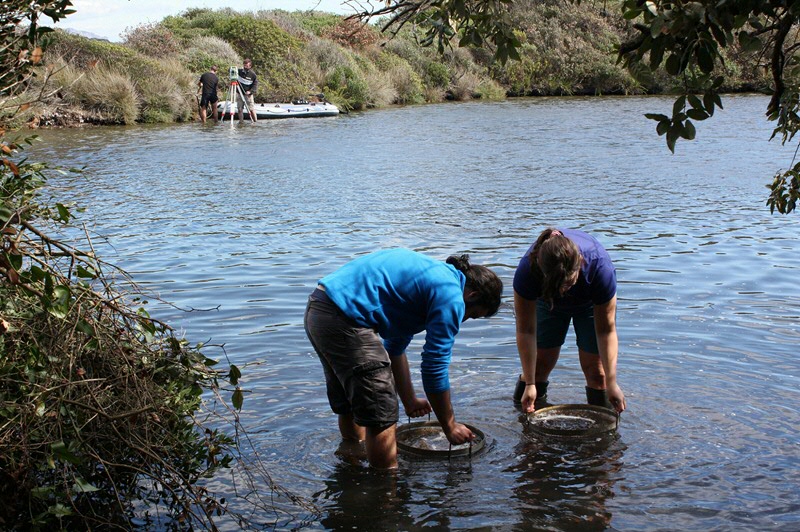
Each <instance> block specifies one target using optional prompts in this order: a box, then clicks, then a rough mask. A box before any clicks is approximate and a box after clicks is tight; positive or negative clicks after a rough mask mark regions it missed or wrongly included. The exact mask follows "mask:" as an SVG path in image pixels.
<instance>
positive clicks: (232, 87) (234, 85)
mask: <svg viewBox="0 0 800 532" xmlns="http://www.w3.org/2000/svg"><path fill="white" fill-rule="evenodd" d="M228 81H229V84H228V99H227V103H226V104H225V105H226V107H225V110H226V111H228V112H229V113H230V115H231V127H233V106H234V104H237V109H236V113H237V114H238V113H239V109H238V103H237V97H238V101H241V102H242V105H244V107H245V109H247V116H249V117H250V121H251V122H255V121H256V119H255V113H256V110H255V109H250V103H249V102H248V101H247V98H246V97H245V95H244V91H243V90H242V86H241V85H239V71H238V69H237V68H236V67H235V66H232V67H231V68H230V70H229V71H228Z"/></svg>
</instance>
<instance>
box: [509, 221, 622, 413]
mask: <svg viewBox="0 0 800 532" xmlns="http://www.w3.org/2000/svg"><path fill="white" fill-rule="evenodd" d="M616 294H617V276H616V270H615V269H614V265H613V264H612V262H611V258H610V257H609V255H608V253H607V252H606V250H605V249H603V246H602V245H600V242H598V241H597V239H596V238H594V237H592V236H591V235H588V234H587V233H584V232H583V231H578V230H574V229H553V228H549V229H545V230H544V231H542V233H541V234H540V235H539V238H537V239H536V242H535V243H534V244H533V246H531V248H530V249H529V250H528V251H527V252H526V253H525V255H524V256H523V257H522V260H520V262H519V266H518V267H517V271H516V273H515V274H514V313H515V315H516V339H517V350H518V351H519V358H520V362H521V363H522V374H521V375H520V377H519V380H518V381H517V385H516V388H515V390H514V402H515V403H517V404H520V405H521V406H522V410H523V411H524V412H533V411H534V409H535V408H540V407H542V406H546V404H547V403H546V398H547V385H548V383H549V381H548V379H549V377H550V372H552V371H553V368H555V366H556V362H557V361H558V355H559V353H560V351H561V346H562V345H563V344H564V339H565V337H566V335H567V330H568V329H569V324H570V321H572V323H573V327H574V329H575V336H576V337H577V344H578V356H579V358H580V364H581V369H582V370H583V374H584V376H585V377H586V399H587V402H588V403H589V404H590V405H600V406H605V407H608V408H614V409H615V410H616V411H617V412H622V411H623V410H625V395H624V394H623V393H622V390H621V389H620V387H619V385H618V384H617V351H618V348H619V342H618V339H617V327H616V309H617V295H616Z"/></svg>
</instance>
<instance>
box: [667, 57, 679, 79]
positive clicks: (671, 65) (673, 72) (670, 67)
mask: <svg viewBox="0 0 800 532" xmlns="http://www.w3.org/2000/svg"><path fill="white" fill-rule="evenodd" d="M664 68H665V69H666V70H667V74H669V75H670V76H677V75H678V74H680V73H681V57H680V56H679V55H678V54H674V53H673V54H670V55H669V57H667V62H666V64H665V65H664Z"/></svg>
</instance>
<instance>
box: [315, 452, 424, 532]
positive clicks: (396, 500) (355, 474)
mask: <svg viewBox="0 0 800 532" xmlns="http://www.w3.org/2000/svg"><path fill="white" fill-rule="evenodd" d="M324 483H325V489H323V490H322V491H320V492H317V493H315V494H314V498H315V499H318V500H320V501H323V502H325V505H324V509H325V516H324V517H323V518H322V519H321V520H320V524H321V525H322V526H323V527H324V528H325V529H327V530H365V529H369V530H379V531H382V530H411V529H412V528H413V524H414V523H413V519H412V518H411V516H410V514H409V511H408V508H407V505H406V501H408V500H409V499H410V494H409V493H408V486H407V485H406V484H405V483H404V482H402V480H400V479H399V477H398V474H397V471H377V470H374V469H371V468H368V467H363V466H360V465H353V464H350V463H347V462H341V463H337V464H336V465H335V466H334V468H333V471H332V472H331V474H330V476H329V477H328V478H327V479H326V480H325V481H324Z"/></svg>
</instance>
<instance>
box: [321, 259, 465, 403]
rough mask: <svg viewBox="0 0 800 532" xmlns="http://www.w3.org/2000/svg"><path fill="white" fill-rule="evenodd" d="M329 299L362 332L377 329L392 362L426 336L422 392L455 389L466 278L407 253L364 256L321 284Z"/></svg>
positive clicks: (436, 263) (422, 367)
mask: <svg viewBox="0 0 800 532" xmlns="http://www.w3.org/2000/svg"><path fill="white" fill-rule="evenodd" d="M319 283H320V284H321V285H323V286H324V287H325V291H326V293H327V294H328V297H330V298H331V300H332V301H333V302H334V303H335V304H336V306H337V307H339V308H340V309H341V310H342V312H344V313H345V315H347V316H348V317H349V318H351V319H353V320H354V321H355V322H356V323H358V324H359V325H361V326H363V327H370V328H374V329H375V330H376V331H377V332H378V334H379V335H380V336H381V338H383V339H384V346H385V347H386V350H387V351H388V352H389V355H390V356H398V355H402V354H403V353H404V352H405V349H406V347H408V344H409V342H411V338H412V337H413V336H414V335H415V334H416V333H419V332H422V331H426V334H425V345H424V347H423V349H422V364H421V366H420V369H421V373H422V386H423V388H424V389H425V392H426V393H441V392H444V391H447V390H449V389H450V379H449V375H448V367H449V365H450V359H451V354H452V348H453V343H454V341H455V336H456V334H457V333H458V329H459V326H460V325H461V321H462V320H463V319H464V312H465V305H464V285H465V283H466V278H465V277H464V274H463V273H461V272H460V271H458V270H456V268H455V267H453V266H451V265H450V264H447V263H445V262H442V261H438V260H434V259H432V258H430V257H427V256H425V255H423V254H421V253H417V252H415V251H411V250H408V249H389V250H384V251H378V252H375V253H371V254H369V255H365V256H363V257H360V258H358V259H355V260H354V261H352V262H349V263H347V264H345V265H344V266H342V267H341V268H340V269H338V270H337V271H335V272H334V273H332V274H330V275H328V276H326V277H324V278H322V279H321V280H320V281H319Z"/></svg>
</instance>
